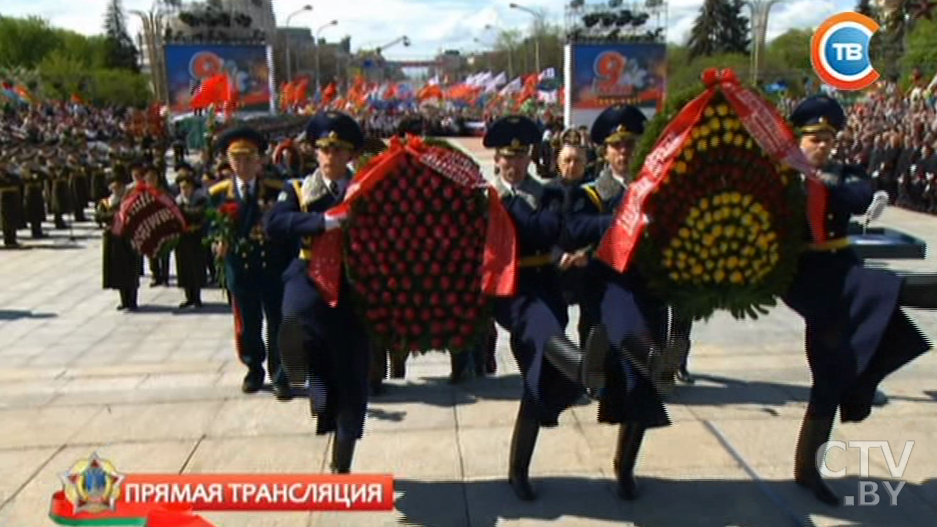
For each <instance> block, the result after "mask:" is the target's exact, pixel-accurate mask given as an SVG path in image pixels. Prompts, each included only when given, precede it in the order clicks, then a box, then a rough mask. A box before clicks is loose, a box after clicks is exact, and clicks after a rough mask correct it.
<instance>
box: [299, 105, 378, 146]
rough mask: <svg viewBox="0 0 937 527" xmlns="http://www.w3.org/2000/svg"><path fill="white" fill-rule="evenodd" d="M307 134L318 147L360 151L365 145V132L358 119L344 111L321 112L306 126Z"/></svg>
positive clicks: (307, 137)
mask: <svg viewBox="0 0 937 527" xmlns="http://www.w3.org/2000/svg"><path fill="white" fill-rule="evenodd" d="M305 136H306V137H305V139H306V140H307V141H310V142H313V143H314V144H315V145H316V147H317V148H326V147H338V148H346V149H348V150H352V151H358V150H360V149H361V147H362V146H364V133H363V132H362V131H361V126H359V125H358V121H355V120H354V118H352V117H351V116H350V115H348V114H344V113H342V112H319V113H318V114H316V115H315V116H314V117H313V118H312V119H311V120H310V121H309V124H308V125H307V126H306V133H305Z"/></svg>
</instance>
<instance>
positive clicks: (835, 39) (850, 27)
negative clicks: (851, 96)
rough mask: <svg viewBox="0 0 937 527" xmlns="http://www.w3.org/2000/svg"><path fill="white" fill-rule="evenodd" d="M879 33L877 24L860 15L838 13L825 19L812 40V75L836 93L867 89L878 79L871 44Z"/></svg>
mask: <svg viewBox="0 0 937 527" xmlns="http://www.w3.org/2000/svg"><path fill="white" fill-rule="evenodd" d="M878 29H879V25H878V22H876V21H875V20H872V19H871V18H869V17H867V16H864V15H860V14H859V13H853V12H846V13H839V14H836V15H833V16H831V17H830V18H828V19H826V21H825V22H823V23H822V24H820V27H818V28H817V30H816V31H814V33H813V37H812V38H811V39H810V62H811V63H812V64H813V71H815V72H816V73H817V76H819V77H820V79H821V80H823V82H825V83H827V84H829V85H830V86H832V87H833V88H836V89H837V90H843V91H856V90H863V89H865V88H868V87H869V86H871V85H872V84H873V83H874V82H875V81H877V80H878V79H879V74H878V72H877V71H875V68H873V67H872V60H871V59H869V43H870V42H871V41H872V35H874V34H875V32H876V31H878Z"/></svg>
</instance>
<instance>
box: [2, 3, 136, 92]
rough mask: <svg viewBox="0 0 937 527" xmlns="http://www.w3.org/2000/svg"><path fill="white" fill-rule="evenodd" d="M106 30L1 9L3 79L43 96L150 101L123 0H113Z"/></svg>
mask: <svg viewBox="0 0 937 527" xmlns="http://www.w3.org/2000/svg"><path fill="white" fill-rule="evenodd" d="M103 30H104V31H103V32H102V34H100V35H95V36H90V37H88V36H85V35H81V34H78V33H75V32H73V31H67V30H64V29H59V28H54V27H52V26H51V25H49V23H48V22H47V21H45V20H43V19H41V18H38V17H27V18H15V17H6V16H2V15H0V81H4V82H11V83H15V84H23V85H25V86H26V87H27V88H28V89H29V90H30V91H31V92H32V93H33V94H34V95H36V96H38V97H40V98H43V99H51V100H70V99H71V97H72V96H73V95H77V96H78V97H80V98H81V99H82V100H84V101H86V102H90V103H93V104H101V105H104V104H116V105H126V106H142V105H145V104H147V103H148V102H149V100H150V88H149V81H148V79H147V77H146V76H145V75H142V74H141V73H140V69H139V66H138V63H137V57H138V52H137V49H136V48H135V47H134V45H133V41H132V40H131V39H130V36H129V35H128V33H127V25H126V21H125V17H124V12H123V8H122V5H121V1H120V0H110V3H109V4H108V6H107V11H106V14H105V19H104V27H103Z"/></svg>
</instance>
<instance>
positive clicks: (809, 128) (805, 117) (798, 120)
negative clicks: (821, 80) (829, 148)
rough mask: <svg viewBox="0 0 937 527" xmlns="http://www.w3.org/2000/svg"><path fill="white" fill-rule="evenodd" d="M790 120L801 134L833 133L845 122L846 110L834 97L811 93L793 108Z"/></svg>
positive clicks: (841, 127)
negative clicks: (811, 94)
mask: <svg viewBox="0 0 937 527" xmlns="http://www.w3.org/2000/svg"><path fill="white" fill-rule="evenodd" d="M790 122H791V124H792V125H793V126H794V128H795V129H796V131H797V132H799V133H801V134H815V133H818V132H829V133H831V134H835V133H836V132H838V131H840V130H842V129H843V126H844V125H845V124H846V112H845V111H843V107H842V106H840V104H839V102H837V101H836V99H834V98H832V97H829V96H826V95H813V96H810V97H807V98H806V99H804V100H803V101H802V102H801V103H800V104H798V105H797V107H796V108H794V111H793V112H791V116H790Z"/></svg>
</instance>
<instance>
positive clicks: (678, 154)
mask: <svg viewBox="0 0 937 527" xmlns="http://www.w3.org/2000/svg"><path fill="white" fill-rule="evenodd" d="M703 81H704V83H705V85H706V89H705V90H704V91H703V92H702V94H684V96H682V97H678V98H677V99H676V100H674V103H673V104H671V105H669V106H668V108H667V109H666V110H665V111H664V112H663V113H662V114H661V115H658V116H656V117H655V119H654V120H653V121H652V122H651V123H650V124H649V126H648V132H647V133H646V135H645V138H644V143H643V144H642V145H640V146H639V149H638V150H637V151H636V155H637V159H635V160H634V163H635V166H640V167H641V172H640V177H639V178H638V180H637V181H636V182H635V183H634V184H633V185H632V188H631V189H630V192H629V196H628V198H627V200H626V203H625V206H624V207H622V209H621V210H619V211H618V213H617V217H616V221H615V224H614V225H613V227H612V229H610V232H609V233H608V234H607V235H606V237H605V238H604V239H603V241H602V244H601V245H600V248H599V255H600V258H602V259H603V260H605V261H606V262H609V263H610V264H612V266H613V267H616V268H619V269H623V268H624V267H626V266H627V265H629V264H630V263H631V262H632V259H633V263H634V264H635V265H636V266H637V269H638V271H639V272H640V273H641V275H642V276H644V278H645V279H646V280H647V281H648V283H649V286H650V287H651V289H652V290H653V291H654V292H655V293H657V294H658V295H659V296H660V297H661V298H663V299H664V300H665V301H667V302H668V303H669V304H670V305H672V306H673V308H674V309H675V310H676V311H678V312H679V313H681V314H682V315H684V316H687V317H692V318H693V319H704V318H708V317H709V316H711V315H712V314H713V313H714V312H715V311H717V310H727V311H729V312H730V313H731V314H732V315H733V316H734V317H735V318H749V317H750V318H758V316H759V315H760V314H765V313H767V312H768V311H767V308H768V307H770V306H774V305H776V298H777V297H778V296H780V295H781V294H783V293H784V292H786V290H787V289H788V287H789V286H790V284H791V282H792V281H793V278H794V273H795V272H796V268H797V259H798V257H799V255H800V253H801V251H802V250H803V248H804V235H805V232H806V229H807V228H808V227H807V213H806V211H807V209H808V201H809V208H810V210H811V214H812V215H813V216H812V217H813V218H815V217H816V215H817V213H818V212H820V213H822V209H819V208H818V207H817V204H818V203H820V202H818V201H817V197H818V196H817V195H816V187H815V186H814V183H813V181H812V180H808V185H807V188H808V189H810V190H811V192H812V193H813V194H814V195H813V196H810V198H811V199H809V200H808V199H807V198H808V194H810V193H811V192H807V193H805V190H804V183H803V179H802V178H801V175H800V173H801V171H804V172H809V168H808V167H807V164H806V160H805V159H804V158H803V155H802V154H801V153H800V150H799V149H798V148H797V145H796V144H795V143H794V140H793V137H794V136H793V133H792V132H791V131H790V129H789V128H788V127H787V124H786V122H785V121H784V120H783V119H782V118H781V117H780V116H779V114H778V113H777V111H776V110H775V109H774V108H773V107H772V106H770V104H769V103H767V102H766V101H764V99H762V98H761V97H760V96H759V95H758V94H757V93H755V92H753V91H750V90H748V89H746V88H745V87H743V86H742V85H741V84H740V82H739V81H738V79H737V78H736V77H735V74H734V73H733V72H732V71H731V70H708V71H707V72H706V73H704V75H703ZM661 129H663V131H662V132H661V133H660V134H659V135H658V134H657V133H656V132H657V131H659V130H661ZM650 145H653V148H650ZM794 167H796V169H795V168H794ZM820 197H821V199H822V196H820ZM821 217H822V216H821ZM810 227H811V228H814V227H815V224H814V222H811V225H810Z"/></svg>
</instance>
